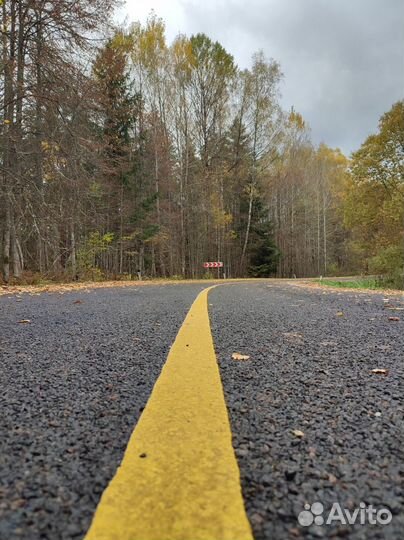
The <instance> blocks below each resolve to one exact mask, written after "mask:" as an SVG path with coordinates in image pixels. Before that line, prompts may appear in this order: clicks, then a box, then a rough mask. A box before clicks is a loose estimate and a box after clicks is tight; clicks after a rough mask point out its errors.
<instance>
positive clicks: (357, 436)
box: [0, 282, 404, 540]
mask: <svg viewBox="0 0 404 540" xmlns="http://www.w3.org/2000/svg"><path fill="white" fill-rule="evenodd" d="M204 286H205V285H204V284H191V285H189V284H184V285H162V286H147V287H133V288H132V287H129V288H117V289H96V290H92V291H90V292H85V291H77V292H71V293H65V294H63V295H60V294H57V293H51V294H48V293H43V294H41V295H38V296H30V295H27V294H23V295H21V297H20V298H18V297H17V296H10V297H4V296H3V297H0V362H1V369H0V388H1V397H0V401H1V416H0V539H1V540H16V539H24V540H39V539H46V540H48V539H49V540H59V539H63V540H64V539H66V540H67V539H69V540H70V539H71V540H76V539H79V538H82V537H83V535H84V534H85V532H86V530H87V529H88V526H89V524H90V520H91V517H92V515H93V512H94V510H95V507H96V505H97V503H98V501H99V497H100V495H101V493H102V491H103V490H104V489H105V487H106V485H107V484H108V482H109V480H110V479H111V477H112V476H113V474H114V472H115V470H116V468H117V466H118V464H119V462H120V461H121V459H122V455H123V452H124V449H125V447H126V444H127V441H128V439H129V436H130V434H131V432H132V431H133V428H134V426H135V425H136V421H137V419H138V418H139V416H140V413H141V411H142V410H143V407H144V406H145V404H146V402H147V399H148V397H149V395H150V392H151V389H152V387H153V384H154V382H155V381H156V379H157V377H158V375H159V373H160V370H161V367H162V365H163V363H164V361H165V359H166V356H167V353H168V350H169V347H170V345H171V343H172V342H173V340H174V338H175V335H176V333H177V331H178V329H179V327H180V326H181V323H182V322H183V319H184V317H185V314H186V312H187V311H188V309H189V307H190V305H191V304H192V301H193V300H194V298H195V297H196V295H197V294H198V292H199V291H200V290H202V289H203V288H204ZM400 302H401V303H400ZM209 303H210V316H211V324H212V333H213V336H214V341H215V347H216V352H217V356H218V360H219V365H220V369H221V376H222V381H223V386H224V392H225V397H226V401H227V404H228V409H229V414H230V420H231V425H232V431H233V437H234V440H233V443H234V448H235V450H236V455H237V458H238V462H239V466H240V470H241V480H242V487H243V494H244V500H245V504H246V508H247V513H248V516H249V518H250V521H251V524H252V526H253V530H254V535H255V538H256V540H262V539H268V540H269V539H271V540H278V539H279V540H284V539H286V538H300V537H302V538H303V537H304V538H318V537H326V538H335V537H343V536H344V537H348V538H354V539H355V540H357V539H362V538H363V539H366V540H367V539H376V538H383V539H392V540H396V539H397V540H401V539H402V538H403V536H404V509H403V502H404V498H403V495H404V487H403V486H404V459H403V458H404V454H403V448H404V426H403V401H404V399H403V394H404V392H403V373H404V366H403V364H404V358H403V357H404V314H402V312H400V311H392V310H389V309H388V308H387V307H386V303H385V302H383V296H382V295H374V294H371V295H370V294H369V295H368V294H363V293H360V294H355V293H354V292H352V293H342V292H340V293H334V292H328V291H327V292H323V291H322V290H314V289H313V290H307V289H303V288H300V287H297V286H292V285H284V284H279V283H275V282H266V283H264V282H263V283H247V282H245V283H241V284H229V285H225V286H221V287H218V288H216V289H214V290H213V291H211V293H210V296H209ZM391 304H392V305H393V306H398V307H401V306H403V303H402V300H400V299H397V298H396V299H392V302H391ZM391 316H400V317H401V320H400V321H398V322H397V321H389V320H388V318H389V317H391ZM21 320H30V321H31V322H29V323H20V322H18V321H21ZM234 352H240V353H243V354H246V355H248V356H249V357H250V358H249V359H248V360H245V361H235V360H233V359H232V358H231V355H232V353H234ZM374 368H383V369H386V370H388V373H387V374H386V375H383V374H373V373H371V370H372V369H374ZM315 502H321V503H322V504H323V505H324V513H323V516H326V514H327V511H328V510H329V507H330V505H331V504H332V503H333V502H339V503H340V504H341V507H344V508H348V509H351V510H353V509H355V508H356V507H357V506H358V505H359V504H360V502H363V503H365V504H366V505H369V504H373V505H374V506H375V507H377V508H382V507H385V508H386V507H387V508H388V509H389V510H390V511H391V513H392V515H393V519H392V522H391V523H390V524H389V525H384V526H381V525H368V524H365V525H355V526H344V525H341V524H340V523H333V524H331V525H312V526H309V527H305V526H300V525H299V523H298V521H297V516H298V514H299V513H300V512H301V511H303V510H304V505H305V504H312V503H315ZM161 540H164V539H161ZM190 540H192V539H190ZM218 540H220V539H218ZM235 540H237V539H235Z"/></svg>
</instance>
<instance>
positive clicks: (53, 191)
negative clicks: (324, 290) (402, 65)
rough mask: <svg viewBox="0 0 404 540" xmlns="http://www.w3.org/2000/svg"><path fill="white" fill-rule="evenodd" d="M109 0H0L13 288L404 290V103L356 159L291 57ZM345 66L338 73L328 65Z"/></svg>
mask: <svg viewBox="0 0 404 540" xmlns="http://www.w3.org/2000/svg"><path fill="white" fill-rule="evenodd" d="M116 6H117V2H115V1H114V0H19V1H18V0H3V2H1V8H0V9H1V18H2V21H1V28H2V39H1V60H0V62H1V81H0V94H1V96H0V97H1V104H2V106H1V112H0V166H1V174H0V249H1V251H0V262H1V278H0V279H1V280H2V281H3V283H35V282H36V281H38V280H40V279H48V280H72V279H73V280H85V279H93V280H102V279H125V278H126V279H138V278H139V277H142V278H154V277H175V278H177V279H181V278H199V277H216V276H217V275H218V274H217V271H215V273H211V272H212V271H210V270H206V269H205V268H204V267H203V263H204V262H205V261H222V262H223V263H224V268H223V269H222V270H220V271H219V272H221V273H220V274H219V275H220V276H221V277H222V276H223V277H224V276H226V277H245V276H251V277H266V276H277V277H308V276H341V275H360V274H363V275H377V276H382V279H384V280H385V281H386V283H389V284H391V285H392V286H395V287H402V284H403V261H404V101H399V102H397V103H394V104H391V109H390V110H388V111H386V112H385V113H384V114H383V115H382V116H381V118H380V121H379V125H378V126H375V130H374V134H372V135H370V136H369V137H368V138H367V139H366V140H365V141H363V144H362V146H361V147H360V148H359V149H358V150H357V151H356V152H354V153H353V154H352V155H351V156H345V155H344V154H343V153H342V152H341V151H340V150H339V149H338V148H330V147H328V146H327V145H326V144H325V143H323V144H320V145H318V146H316V145H315V144H313V142H312V141H311V136H310V127H309V126H308V125H307V123H306V121H305V119H304V118H303V117H302V115H301V114H300V113H299V112H298V111H296V110H295V109H293V108H292V109H291V110H287V111H286V110H283V109H282V107H281V105H280V84H281V81H282V80H283V74H282V67H281V66H280V65H279V63H278V62H277V61H276V59H272V58H268V57H266V56H265V54H264V53H263V52H262V51H257V52H256V53H255V54H254V55H253V56H252V58H251V63H250V66H249V68H248V69H240V68H239V67H238V66H237V65H236V63H235V60H234V58H233V56H232V54H231V51H227V50H225V48H224V47H223V46H222V45H221V44H220V43H219V42H216V41H214V40H212V39H210V38H209V36H207V35H205V34H196V35H191V36H186V35H178V36H177V37H176V39H175V40H174V41H173V42H172V43H168V42H167V40H166V37H165V27H164V21H162V20H161V19H160V18H158V17H157V16H156V15H154V14H151V15H150V17H149V19H148V21H147V23H146V24H144V25H142V24H140V23H133V24H131V25H127V26H125V27H118V26H117V27H113V26H112V23H111V21H113V20H114V11H115V9H116ZM336 76H337V74H336Z"/></svg>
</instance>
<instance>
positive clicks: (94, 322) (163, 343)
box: [0, 284, 205, 540]
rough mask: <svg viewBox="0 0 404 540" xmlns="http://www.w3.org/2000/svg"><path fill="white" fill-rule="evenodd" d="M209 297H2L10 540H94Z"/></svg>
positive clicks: (3, 471)
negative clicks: (90, 535) (127, 459)
mask: <svg viewBox="0 0 404 540" xmlns="http://www.w3.org/2000/svg"><path fill="white" fill-rule="evenodd" d="M204 287H205V285H203V284H198V285H181V286H178V285H163V286H148V287H133V288H116V289H96V290H89V291H88V292H86V291H78V292H72V293H65V294H57V293H52V294H47V293H43V294H40V295H28V294H22V295H13V296H10V297H7V296H3V297H1V298H0V366H1V367H0V388H1V396H0V402H1V416H0V539H1V540H16V539H19V540H23V539H24V540H39V539H46V540H64V539H69V540H72V539H79V538H82V537H83V535H84V533H85V532H86V530H87V528H88V526H89V524H90V521H91V517H92V515H93V512H94V510H95V508H96V505H97V503H98V501H99V498H100V495H101V494H102V492H103V490H104V489H105V487H106V486H107V484H108V482H109V480H110V479H111V478H112V476H113V475H114V473H115V470H116V468H117V466H118V465H119V463H120V461H121V459H122V457H123V452H124V450H125V447H126V445H127V442H128V439H129V436H130V434H131V432H132V431H133V429H134V426H135V424H136V421H137V420H138V418H139V416H140V413H141V411H142V410H143V408H144V406H145V404H146V401H147V399H148V397H149V395H150V391H151V389H152V387H153V384H154V382H155V380H156V378H157V377H158V375H159V373H160V370H161V367H162V365H163V364H164V361H165V359H166V357H167V353H168V350H169V347H170V346H171V344H172V342H173V340H174V339H175V336H176V334H177V331H178V329H179V327H180V326H181V324H182V322H183V319H184V317H185V315H186V313H187V311H188V309H189V307H190V306H191V304H192V302H193V300H194V299H195V297H196V296H197V294H198V293H199V291H201V290H202V289H203V288H204ZM22 320H29V321H31V322H26V323H23V322H19V321H22Z"/></svg>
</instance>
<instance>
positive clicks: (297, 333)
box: [283, 332, 303, 343]
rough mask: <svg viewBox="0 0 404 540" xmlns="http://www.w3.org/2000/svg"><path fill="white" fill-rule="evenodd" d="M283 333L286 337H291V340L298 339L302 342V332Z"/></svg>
mask: <svg viewBox="0 0 404 540" xmlns="http://www.w3.org/2000/svg"><path fill="white" fill-rule="evenodd" d="M283 335H284V336H285V338H286V339H291V340H293V341H299V342H300V343H302V341H303V340H302V338H303V334H299V332H284V333H283Z"/></svg>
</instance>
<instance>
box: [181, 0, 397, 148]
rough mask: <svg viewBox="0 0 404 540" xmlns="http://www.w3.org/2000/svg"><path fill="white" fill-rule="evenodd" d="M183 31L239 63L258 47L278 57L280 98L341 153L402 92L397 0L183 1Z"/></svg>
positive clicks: (316, 135) (316, 137)
mask: <svg viewBox="0 0 404 540" xmlns="http://www.w3.org/2000/svg"><path fill="white" fill-rule="evenodd" d="M181 6H182V12H183V13H182V14H183V17H184V20H185V23H186V28H184V31H185V32H186V33H188V34H189V33H192V32H198V31H203V32H206V33H207V34H209V35H210V36H211V37H213V38H215V39H217V40H219V41H220V42H221V43H222V44H223V45H224V46H225V47H226V48H227V49H228V50H229V52H231V53H233V54H234V56H235V58H236V60H237V62H238V63H239V64H240V65H241V66H243V67H244V66H247V65H248V62H249V58H250V56H251V54H252V53H253V52H254V51H255V50H257V49H259V48H262V49H263V50H264V52H265V53H266V54H267V56H269V57H273V58H275V59H276V60H278V61H279V62H280V63H281V66H282V70H283V72H284V74H285V80H284V82H283V84H282V88H281V91H282V94H283V97H282V101H283V104H284V106H285V107H287V108H289V107H290V106H291V105H294V106H295V108H296V109H297V110H299V111H300V112H301V113H302V114H303V116H304V117H305V118H306V120H307V121H308V122H309V124H310V125H311V127H312V135H313V139H314V141H315V142H316V143H318V142H321V141H324V142H326V143H327V144H329V145H331V146H338V147H340V148H342V149H343V150H344V151H345V152H346V153H349V152H350V151H352V150H355V149H356V148H358V147H359V146H360V144H361V143H362V142H363V140H364V139H365V138H366V137H367V135H369V133H371V132H374V131H375V130H376V128H377V122H378V118H379V117H380V115H381V114H383V112H385V111H386V110H388V109H389V108H390V107H391V105H392V104H393V103H394V102H395V101H397V100H398V99H402V98H403V97H404V2H403V1H402V0H267V1H263V0H250V1H248V2H246V1H245V0H228V1H219V2H218V1H209V0H205V2H200V1H198V2H196V1H190V0H182V2H181Z"/></svg>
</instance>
